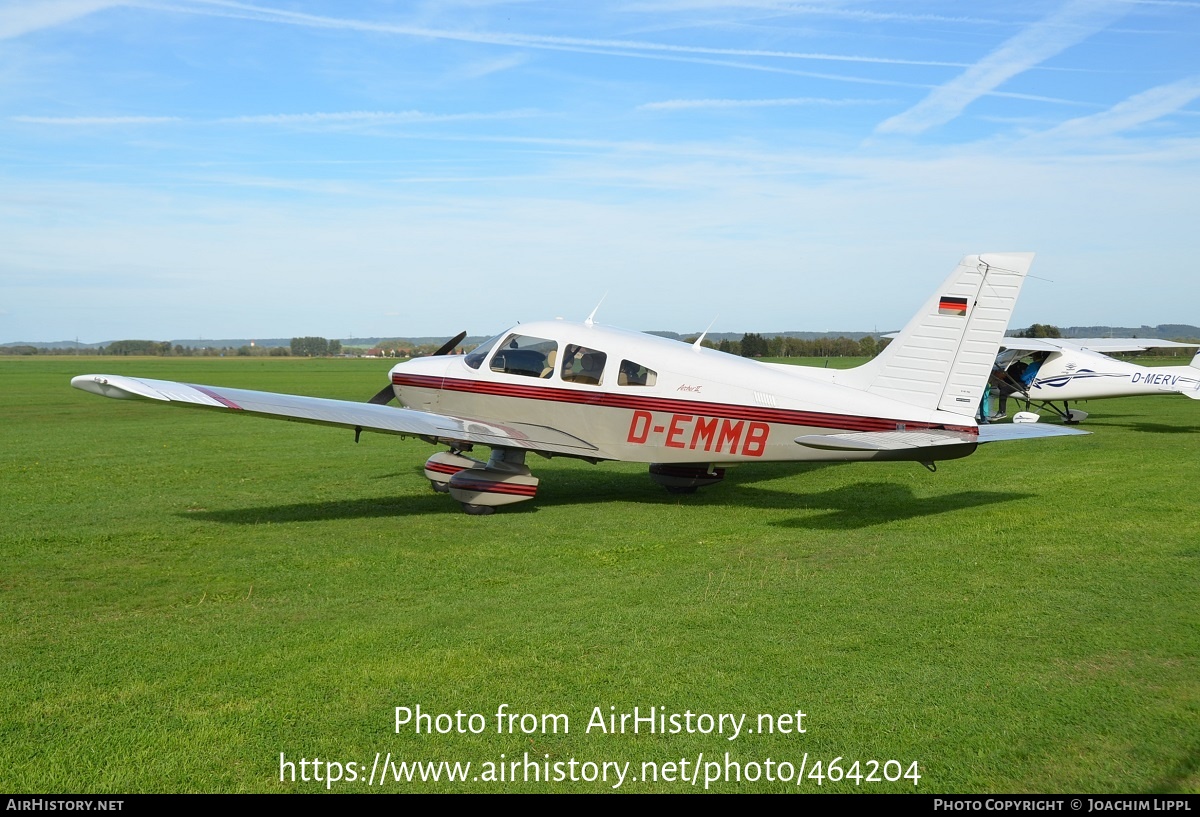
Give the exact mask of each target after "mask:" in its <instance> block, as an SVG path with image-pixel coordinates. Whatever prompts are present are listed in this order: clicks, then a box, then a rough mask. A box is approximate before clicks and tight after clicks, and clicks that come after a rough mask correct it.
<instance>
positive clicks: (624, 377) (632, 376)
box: [617, 360, 658, 386]
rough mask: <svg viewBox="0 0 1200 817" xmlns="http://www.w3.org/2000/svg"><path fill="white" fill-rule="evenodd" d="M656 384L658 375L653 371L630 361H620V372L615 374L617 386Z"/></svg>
mask: <svg viewBox="0 0 1200 817" xmlns="http://www.w3.org/2000/svg"><path fill="white" fill-rule="evenodd" d="M657 382H658V374H657V373H656V372H655V371H654V370H653V369H647V368H646V367H645V366H643V365H641V364H640V363H634V362H633V361H632V360H622V361H621V370H620V371H619V372H618V373H617V385H618V386H653V385H654V384H655V383H657Z"/></svg>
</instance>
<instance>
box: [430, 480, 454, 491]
mask: <svg viewBox="0 0 1200 817" xmlns="http://www.w3.org/2000/svg"><path fill="white" fill-rule="evenodd" d="M429 487H430V488H432V489H433V492H434V493H435V494H448V493H450V486H449V485H448V484H446V483H445V482H435V481H434V480H432V479H431V480H429Z"/></svg>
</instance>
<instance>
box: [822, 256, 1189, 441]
mask: <svg viewBox="0 0 1200 817" xmlns="http://www.w3.org/2000/svg"><path fill="white" fill-rule="evenodd" d="M1032 263H1033V253H984V254H982V255H968V256H966V257H965V258H963V259H962V260H961V261H959V262H958V266H957V267H956V268H955V270H954V272H953V273H951V275H950V277H949V278H947V279H946V281H945V283H943V284H942V285H941V287H940V288H939V289H938V291H937V292H936V293H934V295H933V297H931V298H930V299H929V300H928V301H927V302H926V303H925V306H924V307H922V308H921V311H920V312H918V313H917V314H916V316H914V317H913V319H912V320H910V321H909V322H908V325H907V326H905V327H904V329H903V331H901V332H900V334H899V335H897V336H896V339H895V340H893V341H892V342H891V343H890V344H888V347H887V348H886V349H884V350H883V351H882V352H880V353H879V355H878V356H877V357H876V358H875V359H874V360H872V361H870V362H869V363H866V364H864V365H862V366H859V367H858V368H857V369H852V370H850V371H849V372H846V373H845V375H841V374H839V377H838V379H837V382H839V383H843V384H845V385H850V386H854V387H856V388H860V389H862V390H864V391H868V392H870V393H872V394H876V395H879V396H880V397H887V398H889V399H892V400H898V401H900V402H904V403H909V404H911V405H914V406H920V407H921V408H927V409H940V410H942V411H950V412H954V413H955V414H961V415H963V416H966V417H974V416H975V413H976V410H977V409H978V407H979V401H980V399H981V398H982V397H983V389H984V386H985V385H986V384H987V380H988V377H989V376H990V375H991V372H992V367H993V365H994V364H995V361H996V354H997V353H998V352H999V350H1000V342H1001V340H1002V339H1003V337H1004V332H1005V331H1006V330H1007V329H1008V321H1009V319H1010V318H1011V317H1012V311H1013V307H1014V306H1015V305H1016V302H1017V296H1018V295H1019V294H1020V292H1021V285H1022V284H1023V283H1024V282H1025V276H1026V274H1027V273H1028V272H1029V267H1030V265H1031V264H1032ZM1198 357H1200V356H1198ZM1193 362H1195V361H1193Z"/></svg>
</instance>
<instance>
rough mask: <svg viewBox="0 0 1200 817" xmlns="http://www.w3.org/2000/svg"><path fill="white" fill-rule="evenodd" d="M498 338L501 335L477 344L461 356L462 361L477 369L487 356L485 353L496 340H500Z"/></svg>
mask: <svg viewBox="0 0 1200 817" xmlns="http://www.w3.org/2000/svg"><path fill="white" fill-rule="evenodd" d="M500 338H501V335H496V336H495V337H490V338H488V339H487V340H485V341H484V342H483V343H481V344H479V345H478V346H476V347H475V348H474V349H472V350H471V351H470V352H468V353H467V356H466V357H465V358H463V362H464V363H466V364H467V365H468V366H470V367H471V368H472V369H478V368H479V367H480V366H482V365H483V361H484V359H485V358H486V357H487V353H488V352H490V351H491V350H492V347H493V346H495V345H496V341H498V340H500Z"/></svg>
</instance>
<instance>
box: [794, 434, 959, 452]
mask: <svg viewBox="0 0 1200 817" xmlns="http://www.w3.org/2000/svg"><path fill="white" fill-rule="evenodd" d="M796 442H797V443H799V444H800V445H802V446H804V447H806V448H816V449H819V450H822V451H908V450H913V449H921V448H932V447H934V446H938V445H964V444H965V445H974V444H975V443H977V442H979V440H978V439H977V438H976V437H975V435H974V434H968V433H966V432H963V431H863V432H857V433H851V434H809V435H807V436H804V437H797V438H796Z"/></svg>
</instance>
